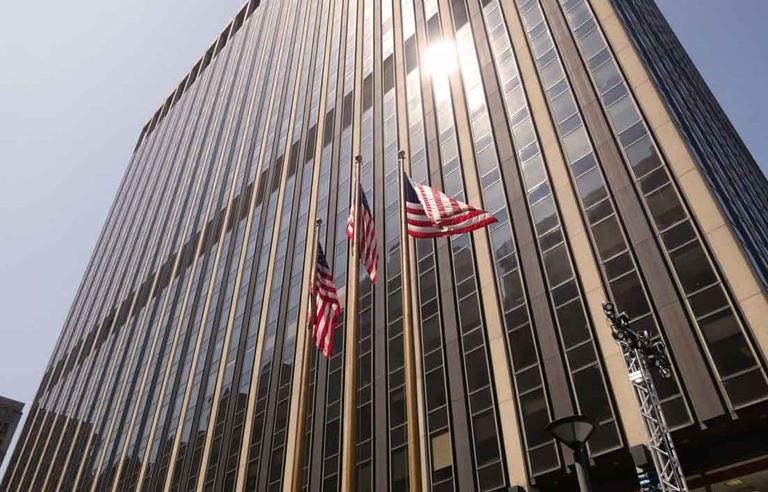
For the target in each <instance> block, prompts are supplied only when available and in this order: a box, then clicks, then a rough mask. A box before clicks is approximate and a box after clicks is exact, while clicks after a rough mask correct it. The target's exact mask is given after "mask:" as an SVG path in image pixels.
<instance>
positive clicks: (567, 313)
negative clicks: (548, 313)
mask: <svg viewBox="0 0 768 492" xmlns="http://www.w3.org/2000/svg"><path fill="white" fill-rule="evenodd" d="M557 320H558V322H559V323H560V333H562V337H563V343H564V344H565V346H566V347H573V346H574V345H577V344H579V343H580V342H583V341H585V340H588V339H589V336H590V334H589V327H588V326H587V319H586V318H585V316H584V310H583V309H582V307H581V302H579V301H578V300H576V301H573V302H571V303H569V304H566V305H565V306H561V307H559V308H557Z"/></svg>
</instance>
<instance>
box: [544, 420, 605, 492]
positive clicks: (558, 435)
mask: <svg viewBox="0 0 768 492" xmlns="http://www.w3.org/2000/svg"><path fill="white" fill-rule="evenodd" d="M595 427H597V426H596V425H595V422H594V421H593V420H592V419H591V418H589V417H584V416H583V415H573V416H571V417H564V418H561V419H557V420H553V421H552V422H550V423H549V425H548V426H547V432H549V433H550V434H552V435H553V436H554V437H555V439H557V440H558V441H560V442H561V443H563V444H565V445H566V446H568V447H569V448H571V449H572V450H573V456H574V458H575V459H576V463H575V464H574V466H575V468H576V477H577V478H578V480H579V490H580V491H581V492H591V491H592V485H591V484H590V482H589V473H588V472H587V467H588V465H589V457H588V456H587V446H586V444H587V440H588V439H589V436H591V435H592V431H594V430H595Z"/></svg>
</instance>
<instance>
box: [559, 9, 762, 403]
mask: <svg viewBox="0 0 768 492" xmlns="http://www.w3.org/2000/svg"><path fill="white" fill-rule="evenodd" d="M561 7H562V10H563V12H564V13H565V16H566V18H567V20H568V25H569V26H570V28H571V32H572V34H573V36H574V38H575V40H576V44H577V46H578V48H579V51H580V53H581V56H582V58H583V59H584V62H585V65H586V67H587V70H588V72H589V73H590V75H591V78H592V81H593V84H594V87H595V90H596V91H597V92H598V94H599V100H600V102H601V103H602V105H603V108H604V109H605V111H606V113H607V115H608V121H609V123H610V125H611V128H612V130H613V132H614V135H615V136H616V139H617V141H618V143H619V146H620V148H621V149H622V151H623V153H624V158H625V159H626V162H627V164H628V170H629V172H630V176H631V177H632V178H633V179H634V182H635V185H636V189H637V191H638V193H639V195H640V197H641V202H642V204H643V205H644V207H645V210H646V213H647V215H648V217H649V219H650V223H651V226H652V227H653V229H654V230H655V232H656V234H657V235H658V236H659V237H661V238H662V242H661V245H662V247H663V250H664V252H665V253H666V255H665V258H666V259H667V261H668V264H669V267H670V269H671V270H672V271H673V272H674V279H675V280H676V281H677V285H678V287H679V289H680V290H681V292H682V294H683V300H684V301H685V304H686V305H687V307H688V309H689V310H690V312H691V314H692V315H693V318H694V319H695V322H694V325H695V327H696V328H697V329H698V332H699V335H700V337H701V340H702V341H703V343H704V346H705V347H706V349H707V350H706V353H707V355H708V357H709V359H710V362H711V364H712V365H713V367H714V369H715V371H716V373H717V375H718V378H719V380H720V381H721V384H722V386H723V387H724V392H725V395H726V398H727V399H728V400H729V401H730V404H731V406H732V407H734V408H739V407H741V406H744V405H748V404H751V403H753V402H755V401H758V400H762V399H765V398H768V382H767V380H766V374H765V371H764V369H763V368H762V367H761V364H760V362H759V360H758V359H757V356H756V354H755V352H754V347H752V344H751V342H750V341H749V339H748V337H747V336H746V333H745V332H744V328H743V326H742V323H741V321H740V319H739V318H738V316H737V314H736V311H735V309H734V307H733V305H732V301H731V300H730V299H729V296H728V293H727V292H726V291H725V288H724V286H723V284H722V281H721V279H720V275H719V273H718V272H717V271H716V270H715V268H714V266H713V264H712V261H711V259H710V258H709V256H710V255H709V253H708V252H707V250H706V249H705V247H704V244H703V242H702V240H701V238H700V237H699V235H698V232H697V229H696V227H695V225H694V224H693V221H692V218H691V216H690V213H689V212H688V211H687V210H686V207H685V205H684V203H683V201H682V199H681V198H680V195H679V191H678V189H677V186H676V184H675V183H674V182H673V180H672V177H671V173H670V170H669V168H668V165H667V163H666V162H665V161H664V159H663V157H662V156H661V154H660V152H659V150H658V148H657V147H656V144H655V142H654V141H653V139H652V137H651V135H650V134H649V131H648V127H647V124H646V122H645V121H644V119H643V118H642V117H641V114H640V112H639V111H638V109H637V106H636V103H635V100H634V97H633V96H632V94H631V93H630V91H629V88H628V86H627V84H626V81H625V80H624V77H623V75H622V74H621V72H620V71H619V69H618V66H617V64H616V61H615V59H614V57H613V54H612V53H611V50H610V48H609V47H608V45H607V43H606V41H605V39H604V37H603V34H602V31H601V29H600V27H599V25H598V23H597V21H596V19H595V17H594V14H593V12H592V9H591V8H590V6H589V4H588V3H587V2H586V1H585V0H563V1H561ZM745 386H748V387H749V388H750V391H748V392H745V391H744V390H743V388H744V387H745Z"/></svg>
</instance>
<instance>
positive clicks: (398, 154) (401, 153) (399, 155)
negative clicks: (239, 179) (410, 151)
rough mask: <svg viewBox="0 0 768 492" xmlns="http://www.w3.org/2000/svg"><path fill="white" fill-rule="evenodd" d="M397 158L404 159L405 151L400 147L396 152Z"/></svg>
mask: <svg viewBox="0 0 768 492" xmlns="http://www.w3.org/2000/svg"><path fill="white" fill-rule="evenodd" d="M397 158H398V159H405V151H404V150H402V149H401V150H400V152H398V153H397Z"/></svg>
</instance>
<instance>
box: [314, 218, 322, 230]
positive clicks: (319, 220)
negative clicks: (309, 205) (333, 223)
mask: <svg viewBox="0 0 768 492" xmlns="http://www.w3.org/2000/svg"><path fill="white" fill-rule="evenodd" d="M322 225H323V219H317V220H315V227H317V228H318V229H320V226H322Z"/></svg>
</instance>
